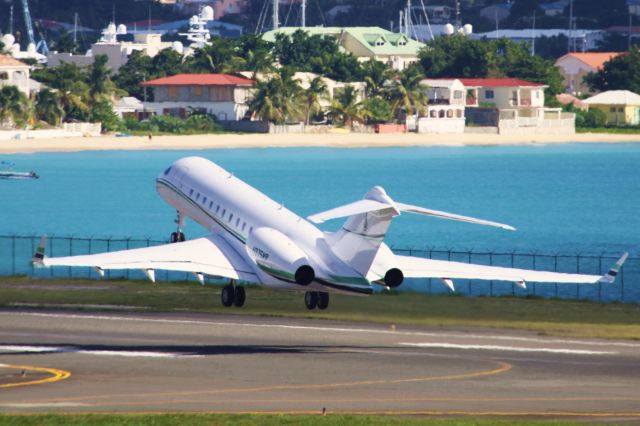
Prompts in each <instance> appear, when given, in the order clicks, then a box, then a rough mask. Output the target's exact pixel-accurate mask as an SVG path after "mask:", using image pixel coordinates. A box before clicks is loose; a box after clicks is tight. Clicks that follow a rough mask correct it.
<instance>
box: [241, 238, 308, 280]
mask: <svg viewBox="0 0 640 426" xmlns="http://www.w3.org/2000/svg"><path fill="white" fill-rule="evenodd" d="M246 247H247V252H248V253H249V256H251V258H252V259H253V260H254V261H255V262H256V264H257V265H258V267H259V268H260V269H262V270H263V271H264V272H266V273H267V274H269V275H271V276H273V277H276V278H278V279H281V280H284V281H289V282H293V283H296V284H300V285H309V284H311V282H312V281H313V280H314V279H315V277H316V274H315V271H314V270H313V268H312V267H311V266H310V265H309V259H308V258H307V255H306V254H305V253H304V252H303V251H302V249H300V247H298V246H297V245H296V244H295V243H294V242H293V241H291V239H290V238H289V237H287V236H286V235H284V234H283V233H282V232H280V231H277V230H275V229H273V228H266V227H262V228H256V229H254V230H253V231H252V232H251V234H249V238H247V245H246Z"/></svg>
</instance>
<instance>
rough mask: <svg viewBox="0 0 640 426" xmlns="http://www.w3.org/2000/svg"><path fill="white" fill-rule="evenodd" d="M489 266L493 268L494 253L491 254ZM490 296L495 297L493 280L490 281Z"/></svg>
mask: <svg viewBox="0 0 640 426" xmlns="http://www.w3.org/2000/svg"><path fill="white" fill-rule="evenodd" d="M489 266H493V252H489ZM489 296H491V297H493V280H490V281H489Z"/></svg>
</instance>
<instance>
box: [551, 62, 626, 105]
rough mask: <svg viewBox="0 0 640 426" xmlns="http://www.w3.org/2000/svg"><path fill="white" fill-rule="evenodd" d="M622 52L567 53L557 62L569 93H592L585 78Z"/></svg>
mask: <svg viewBox="0 0 640 426" xmlns="http://www.w3.org/2000/svg"><path fill="white" fill-rule="evenodd" d="M620 54H621V53H620V52H584V53H580V52H574V53H567V54H566V55H564V56H561V57H560V58H558V60H556V64H555V65H556V67H558V69H559V70H560V74H562V78H563V79H564V86H565V88H566V91H567V93H571V94H575V95H579V94H582V93H590V90H589V86H587V85H586V84H584V82H583V79H584V77H585V76H586V75H587V74H589V73H591V72H597V71H600V70H601V69H602V67H603V66H604V64H605V62H608V61H610V60H611V59H613V58H615V57H616V56H618V55H620Z"/></svg>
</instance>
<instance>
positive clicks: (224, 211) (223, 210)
mask: <svg viewBox="0 0 640 426" xmlns="http://www.w3.org/2000/svg"><path fill="white" fill-rule="evenodd" d="M225 214H227V209H222V217H223V218H224V215H225Z"/></svg>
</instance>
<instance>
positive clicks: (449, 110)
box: [447, 109, 453, 118]
mask: <svg viewBox="0 0 640 426" xmlns="http://www.w3.org/2000/svg"><path fill="white" fill-rule="evenodd" d="M447 118H453V110H451V109H448V110H447Z"/></svg>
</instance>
